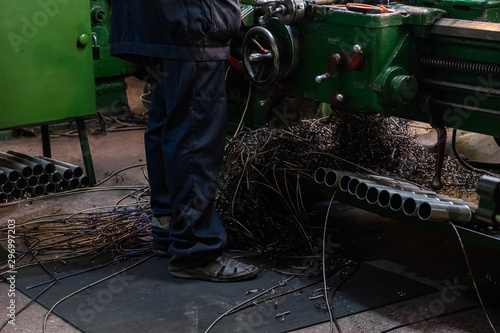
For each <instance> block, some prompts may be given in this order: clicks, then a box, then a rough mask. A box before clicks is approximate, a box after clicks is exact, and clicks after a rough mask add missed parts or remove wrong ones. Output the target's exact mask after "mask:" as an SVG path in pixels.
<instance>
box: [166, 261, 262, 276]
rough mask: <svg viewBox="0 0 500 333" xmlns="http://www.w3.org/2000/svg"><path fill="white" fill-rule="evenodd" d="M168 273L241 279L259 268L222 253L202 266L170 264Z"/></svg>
mask: <svg viewBox="0 0 500 333" xmlns="http://www.w3.org/2000/svg"><path fill="white" fill-rule="evenodd" d="M169 269H170V274H172V275H173V276H174V277H176V278H181V279H194V280H205V281H215V282H230V281H242V280H248V279H250V278H253V277H254V276H256V275H257V273H258V272H259V269H258V268H257V267H255V266H253V265H247V264H245V263H243V262H241V261H238V260H236V259H231V258H227V257H226V256H224V255H222V256H220V257H219V258H217V259H215V260H214V261H212V262H211V263H209V264H208V265H206V266H203V267H195V268H187V269H180V268H179V267H176V266H172V265H170V267H169Z"/></svg>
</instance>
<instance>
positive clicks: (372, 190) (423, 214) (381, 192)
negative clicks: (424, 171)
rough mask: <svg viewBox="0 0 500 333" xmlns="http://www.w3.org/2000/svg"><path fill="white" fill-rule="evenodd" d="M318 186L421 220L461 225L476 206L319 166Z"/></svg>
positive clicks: (385, 179)
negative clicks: (333, 189)
mask: <svg viewBox="0 0 500 333" xmlns="http://www.w3.org/2000/svg"><path fill="white" fill-rule="evenodd" d="M314 180H315V181H316V183H318V184H324V185H326V186H327V187H332V188H336V189H339V190H340V191H342V192H345V193H347V194H349V195H350V196H352V198H354V199H356V200H361V201H364V202H366V203H368V204H369V205H378V206H379V207H380V208H384V209H390V210H391V211H393V212H397V213H401V214H404V215H405V216H415V217H418V218H419V219H420V220H423V221H427V220H429V221H453V222H457V223H461V224H465V223H467V222H469V221H470V220H471V219H472V214H473V212H474V210H476V209H477V205H476V204H474V203H472V202H467V201H464V200H462V199H457V198H451V197H449V196H446V195H442V194H437V193H436V192H434V191H429V190H423V189H421V188H420V187H418V186H417V185H414V184H411V183H408V182H405V181H401V180H397V179H394V178H390V177H385V176H378V175H365V174H359V173H354V172H347V171H339V170H333V169H329V168H323V167H320V168H318V169H316V172H315V173H314Z"/></svg>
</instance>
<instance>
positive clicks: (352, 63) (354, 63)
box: [349, 44, 363, 71]
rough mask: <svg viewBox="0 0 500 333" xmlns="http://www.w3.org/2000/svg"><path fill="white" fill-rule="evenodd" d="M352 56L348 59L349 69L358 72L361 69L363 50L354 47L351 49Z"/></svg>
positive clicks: (359, 46) (359, 47)
mask: <svg viewBox="0 0 500 333" xmlns="http://www.w3.org/2000/svg"><path fill="white" fill-rule="evenodd" d="M352 50H353V51H354V54H353V55H352V56H351V58H350V59H349V69H350V70H352V71H359V70H360V69H361V68H362V67H363V50H362V48H361V45H358V44H356V45H354V46H353V47H352Z"/></svg>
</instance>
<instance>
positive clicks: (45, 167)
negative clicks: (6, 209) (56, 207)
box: [0, 150, 90, 202]
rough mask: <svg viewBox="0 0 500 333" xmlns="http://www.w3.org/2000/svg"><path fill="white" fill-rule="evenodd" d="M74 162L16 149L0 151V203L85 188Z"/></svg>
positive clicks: (87, 182)
mask: <svg viewBox="0 0 500 333" xmlns="http://www.w3.org/2000/svg"><path fill="white" fill-rule="evenodd" d="M89 185H90V179H89V177H87V176H85V175H84V174H83V169H82V168H81V167H79V166H77V165H74V164H70V163H66V162H62V161H58V160H53V159H50V158H47V157H41V156H37V157H33V156H29V155H26V154H23V153H20V152H17V151H13V150H9V151H8V152H0V202H7V201H10V200H16V199H20V198H27V197H34V196H35V197H36V196H41V195H44V194H49V193H55V192H62V191H66V190H72V189H77V188H80V187H87V186H89Z"/></svg>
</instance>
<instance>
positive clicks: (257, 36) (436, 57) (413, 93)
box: [228, 0, 500, 223]
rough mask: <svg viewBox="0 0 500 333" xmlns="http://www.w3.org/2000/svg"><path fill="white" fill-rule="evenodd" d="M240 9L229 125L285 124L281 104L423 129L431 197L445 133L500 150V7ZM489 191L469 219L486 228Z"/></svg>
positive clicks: (424, 1) (426, 2)
mask: <svg viewBox="0 0 500 333" xmlns="http://www.w3.org/2000/svg"><path fill="white" fill-rule="evenodd" d="M242 3H243V6H242V23H243V24H242V28H241V33H240V36H238V38H236V39H235V40H234V41H233V43H232V52H231V56H232V57H231V58H230V59H229V63H230V65H231V67H232V69H233V70H231V71H229V72H228V87H229V88H228V104H229V110H230V113H229V114H230V118H229V121H230V123H234V124H238V123H240V118H241V117H242V115H244V118H243V121H244V123H245V126H248V127H259V126H263V125H266V124H270V125H273V124H272V122H273V120H274V119H275V118H276V117H282V118H287V119H293V115H292V116H290V115H289V114H287V113H289V112H290V111H289V110H287V112H286V113H284V112H281V111H279V112H276V110H277V107H278V106H279V103H281V101H283V100H286V99H290V98H292V99H298V100H310V101H313V102H314V103H316V104H317V103H324V105H330V107H331V108H332V109H334V110H339V111H342V112H352V113H357V114H379V115H382V116H384V117H392V116H394V117H400V118H405V119H410V120H417V121H422V122H427V123H429V124H431V125H432V127H434V128H435V129H436V131H437V146H436V147H437V149H436V161H437V162H436V173H435V175H434V180H433V182H432V187H433V189H436V190H437V189H440V188H442V186H443V184H442V182H441V173H442V165H443V161H444V154H445V147H446V138H447V135H446V133H447V131H446V128H454V129H462V130H466V131H472V132H477V133H482V134H486V135H491V136H493V137H495V138H496V140H497V142H500V139H498V138H499V137H500V23H498V22H499V20H500V16H499V10H500V6H499V5H500V2H498V1H453V0H412V2H410V3H408V2H406V3H391V4H389V5H385V4H384V5H373V4H363V3H350V4H334V3H333V1H329V0H321V1H304V0H243V1H242ZM242 76H243V77H244V79H242ZM297 112H299V111H297ZM287 119H285V120H287ZM285 124H286V123H285ZM498 184H500V179H498V180H495V179H494V180H491V181H487V182H486V183H484V184H483V185H480V186H482V187H483V188H482V189H479V188H478V192H480V193H483V197H486V198H487V199H486V200H483V199H481V200H480V206H481V201H482V202H486V201H489V202H490V203H493V204H492V205H490V208H485V209H481V207H480V210H479V211H480V212H481V211H482V213H481V214H478V215H482V216H483V217H484V216H487V215H489V217H485V218H484V219H486V220H489V222H491V223H500V200H499V199H498V198H499V197H500V192H499V190H498V188H500V187H499V185H498ZM484 193H486V194H484ZM493 206H494V207H495V208H491V207H493ZM482 207H484V205H482ZM485 212H487V213H485Z"/></svg>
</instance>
